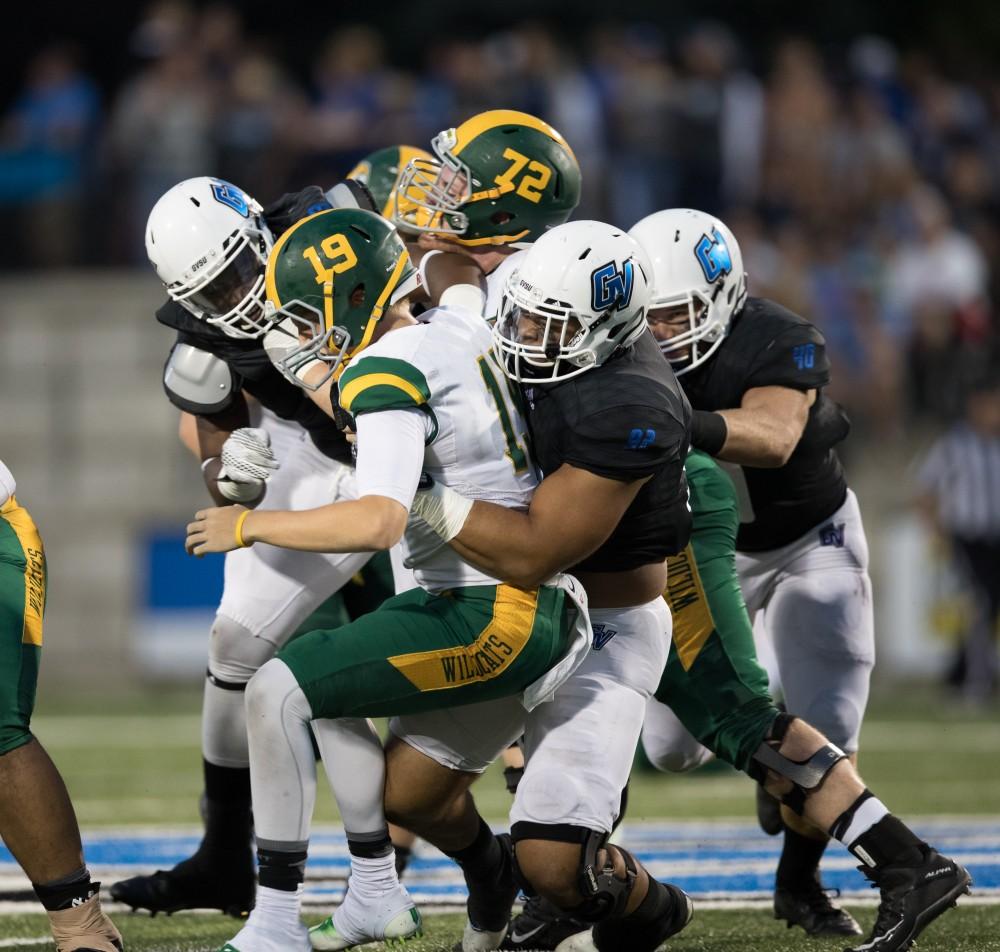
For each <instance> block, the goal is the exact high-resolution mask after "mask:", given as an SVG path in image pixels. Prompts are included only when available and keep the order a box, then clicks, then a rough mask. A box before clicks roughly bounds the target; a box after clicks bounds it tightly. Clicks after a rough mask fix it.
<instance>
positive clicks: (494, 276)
mask: <svg viewBox="0 0 1000 952" xmlns="http://www.w3.org/2000/svg"><path fill="white" fill-rule="evenodd" d="M527 253H528V250H527V248H524V249H522V250H521V251H518V252H517V253H516V254H512V255H508V256H507V257H506V258H504V259H503V261H501V262H500V264H498V265H497V266H496V268H494V269H493V270H492V271H491V272H490V273H489V274H488V275H486V307H485V309H484V311H483V316H484V317H485V318H486V320H488V321H489V322H490V323H492V322H493V321H495V320H496V319H497V318H498V317H499V316H500V302H501V301H502V300H503V294H504V288H505V286H506V284H507V278H508V277H510V273H511V272H512V271H513V270H514V269H515V268H517V267H518V266H519V265H520V264H521V262H522V261H524V256H525V255H526V254H527Z"/></svg>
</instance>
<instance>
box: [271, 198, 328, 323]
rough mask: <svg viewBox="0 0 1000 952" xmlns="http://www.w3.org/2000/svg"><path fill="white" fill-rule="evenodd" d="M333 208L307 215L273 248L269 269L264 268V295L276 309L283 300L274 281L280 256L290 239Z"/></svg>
mask: <svg viewBox="0 0 1000 952" xmlns="http://www.w3.org/2000/svg"><path fill="white" fill-rule="evenodd" d="M332 211H334V209H332V208H324V209H323V210H322V211H319V212H313V213H312V214H311V215H306V217H305V218H301V219H299V220H298V221H297V222H296V223H295V224H294V225H292V227H291V228H289V229H288V231H286V232H285V233H284V234H283V235H282V236H281V237H280V238H279V239H278V240H277V241H276V242H275V243H274V246H273V247H272V248H271V253H270V254H269V255H268V256H267V267H265V268H264V293H265V294H266V295H267V299H268V300H269V301H270V302H271V303H272V304H273V305H274V306H275V307H276V308H279V309H280V308H281V299H280V298H279V297H278V288H277V285H276V284H275V281H274V269H275V266H276V264H277V261H278V256H279V255H280V254H281V252H282V249H283V248H284V247H285V244H286V243H287V242H288V239H289V238H291V237H292V235H294V234H295V232H296V231H298V230H299V228H301V227H302V226H303V225H304V224H305V223H306V222H307V221H312V220H313V219H314V218H317V217H319V216H320V215H325V214H326V213H327V212H332Z"/></svg>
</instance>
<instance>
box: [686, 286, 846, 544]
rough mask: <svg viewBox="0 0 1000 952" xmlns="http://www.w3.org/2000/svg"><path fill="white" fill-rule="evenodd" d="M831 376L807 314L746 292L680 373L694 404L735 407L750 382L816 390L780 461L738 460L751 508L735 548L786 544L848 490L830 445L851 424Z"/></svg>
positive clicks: (830, 509) (820, 340)
mask: <svg viewBox="0 0 1000 952" xmlns="http://www.w3.org/2000/svg"><path fill="white" fill-rule="evenodd" d="M829 381H830V362H829V360H828V359H827V354H826V342H825V341H824V340H823V335H822V334H821V333H820V332H819V331H818V330H817V329H816V328H815V327H813V325H812V324H810V323H809V322H808V321H807V320H805V319H804V318H802V317H799V316H798V315H797V314H793V313H792V312H791V311H789V310H787V309H786V308H783V307H782V306H781V305H780V304H775V303H774V302H773V301H768V300H765V299H764V298H754V297H751V298H747V302H746V304H745V305H744V307H743V309H742V310H741V311H740V313H739V314H738V315H737V316H736V317H735V318H734V320H733V323H732V325H731V326H730V328H729V333H728V334H727V335H726V337H725V339H724V340H723V342H722V344H721V345H720V347H719V349H718V350H717V351H716V352H715V354H714V355H713V356H712V357H711V358H710V359H709V360H708V361H707V362H706V363H705V364H703V365H702V366H701V367H698V368H696V369H695V370H692V371H691V372H690V373H688V374H685V375H684V376H682V377H681V383H682V384H683V386H684V391H685V393H687V396H688V399H689V400H690V401H691V405H692V406H693V407H694V408H695V409H696V410H726V409H732V408H735V407H739V405H740V403H741V401H742V399H743V394H745V393H746V392H747V391H748V390H751V389H753V388H754V387H790V388H792V389H794V390H803V391H806V390H813V389H815V390H816V391H817V396H816V401H815V402H814V403H813V405H812V407H811V408H810V410H809V418H808V420H807V422H806V426H805V430H804V431H803V433H802V437H801V439H800V440H799V442H798V445H797V446H796V447H795V450H794V451H793V453H792V455H791V457H790V458H789V460H788V462H787V463H785V465H784V466H781V467H778V468H777V469H762V468H759V467H754V466H741V467H740V469H741V470H742V473H743V477H744V479H745V481H746V487H747V492H748V494H749V502H750V508H751V509H752V512H744V513H742V519H743V520H745V521H743V522H742V523H741V525H740V530H739V535H738V538H737V548H738V549H740V550H742V551H746V552H760V551H765V550H768V549H776V548H779V547H780V546H783V545H787V544H788V543H789V542H793V541H794V540H795V539H797V538H799V537H800V536H802V535H803V534H804V533H806V532H808V531H809V530H810V529H812V528H814V527H815V526H817V525H818V524H819V523H821V522H822V521H823V520H824V519H827V518H828V517H829V516H830V515H831V514H832V513H833V512H835V511H836V510H837V509H838V508H839V507H840V505H841V504H842V503H843V501H844V497H845V496H846V494H847V483H846V481H845V479H844V471H843V469H842V467H841V465H840V460H839V459H838V458H837V453H836V451H835V450H834V449H833V447H834V446H835V445H836V444H837V443H839V442H840V441H841V440H843V439H844V438H845V437H846V436H847V433H848V431H849V430H850V423H849V421H848V419H847V416H846V415H845V414H844V411H843V410H842V409H841V408H840V406H839V405H838V404H836V403H835V402H834V401H832V400H830V399H829V397H827V396H826V395H825V394H824V393H823V392H822V388H823V387H824V386H825V385H826V384H827V383H829Z"/></svg>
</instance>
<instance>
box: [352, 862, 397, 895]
mask: <svg viewBox="0 0 1000 952" xmlns="http://www.w3.org/2000/svg"><path fill="white" fill-rule="evenodd" d="M398 885H399V877H398V876H397V875H396V857H395V855H394V854H393V852H392V851H391V850H390V851H389V852H388V853H387V854H386V855H385V856H353V855H352V856H351V891H352V892H354V893H355V894H356V895H358V896H359V897H361V898H365V897H366V896H377V895H379V894H381V893H384V892H388V891H389V890H391V889H395V888H396V887H397V886H398Z"/></svg>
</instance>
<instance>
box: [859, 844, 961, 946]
mask: <svg viewBox="0 0 1000 952" xmlns="http://www.w3.org/2000/svg"><path fill="white" fill-rule="evenodd" d="M922 849H923V854H924V855H923V859H922V860H921V861H920V862H919V863H916V864H914V865H911V866H902V865H900V866H883V867H882V868H881V869H872V868H870V867H868V866H859V867H858V868H859V869H860V870H861V872H862V873H864V874H865V876H866V877H867V878H868V879H870V880H871V882H872V887H873V888H874V887H876V886H877V887H878V888H879V890H880V891H881V893H882V900H881V902H880V903H879V907H878V916H877V917H876V919H875V925H874V927H873V928H872V932H871V935H870V936H869V937H868V940H867V941H866V942H863V943H862V944H861V945H858V946H854V948H852V949H848V950H846V952H906V950H907V949H909V948H910V947H911V946H912V945H913V940H914V939H916V938H917V936H918V935H920V933H921V932H923V930H924V929H925V928H927V926H928V925H930V923H932V922H933V921H934V920H935V919H936V918H937V917H938V916H940V915H941V913H943V912H947V911H948V909H950V908H951V907H952V906H954V905H955V904H956V903H957V902H958V898H959V896H962V895H964V894H965V893H967V892H968V891H969V888H970V887H971V886H972V877H971V876H970V875H969V873H968V870H966V869H965V868H963V867H962V866H959V865H958V863H956V862H955V861H954V860H952V859H948V857H947V856H942V855H941V854H940V853H938V851H937V850H935V849H932V848H931V847H930V846H926V845H925V846H924V847H923V848H922Z"/></svg>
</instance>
